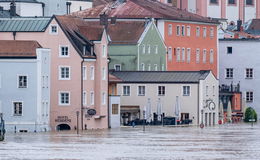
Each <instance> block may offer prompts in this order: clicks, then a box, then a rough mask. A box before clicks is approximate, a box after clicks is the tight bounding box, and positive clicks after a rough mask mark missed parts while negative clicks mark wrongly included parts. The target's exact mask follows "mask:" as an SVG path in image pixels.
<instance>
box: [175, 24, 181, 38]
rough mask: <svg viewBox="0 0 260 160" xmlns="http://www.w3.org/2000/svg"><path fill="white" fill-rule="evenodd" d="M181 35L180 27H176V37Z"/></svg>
mask: <svg viewBox="0 0 260 160" xmlns="http://www.w3.org/2000/svg"><path fill="white" fill-rule="evenodd" d="M180 35H181V26H180V25H177V26H176V36H180Z"/></svg>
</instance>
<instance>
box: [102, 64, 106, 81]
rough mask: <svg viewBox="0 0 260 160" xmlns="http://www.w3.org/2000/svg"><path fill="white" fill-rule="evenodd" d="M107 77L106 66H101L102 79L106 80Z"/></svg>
mask: <svg viewBox="0 0 260 160" xmlns="http://www.w3.org/2000/svg"><path fill="white" fill-rule="evenodd" d="M106 79H107V71H106V68H105V67H103V68H102V80H106Z"/></svg>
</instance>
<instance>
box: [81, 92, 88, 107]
mask: <svg viewBox="0 0 260 160" xmlns="http://www.w3.org/2000/svg"><path fill="white" fill-rule="evenodd" d="M87 97H88V95H87V91H83V94H82V99H83V105H84V106H86V105H87Z"/></svg>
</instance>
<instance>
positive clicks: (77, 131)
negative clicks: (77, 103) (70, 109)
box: [76, 111, 79, 134]
mask: <svg viewBox="0 0 260 160" xmlns="http://www.w3.org/2000/svg"><path fill="white" fill-rule="evenodd" d="M76 114H77V134H79V111H77V112H76Z"/></svg>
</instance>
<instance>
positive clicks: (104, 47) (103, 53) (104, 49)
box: [102, 45, 107, 57]
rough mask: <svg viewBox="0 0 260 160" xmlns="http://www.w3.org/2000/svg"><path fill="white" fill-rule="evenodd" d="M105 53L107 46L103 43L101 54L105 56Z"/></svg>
mask: <svg viewBox="0 0 260 160" xmlns="http://www.w3.org/2000/svg"><path fill="white" fill-rule="evenodd" d="M106 54H107V47H106V46H105V45H103V48H102V56H103V57H106Z"/></svg>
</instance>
